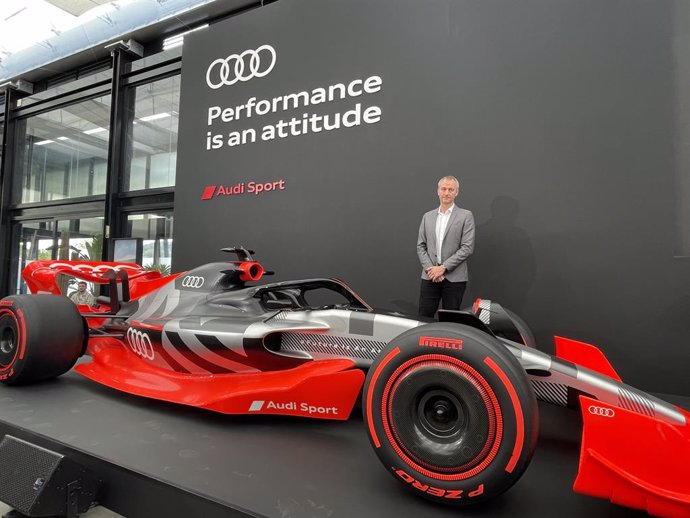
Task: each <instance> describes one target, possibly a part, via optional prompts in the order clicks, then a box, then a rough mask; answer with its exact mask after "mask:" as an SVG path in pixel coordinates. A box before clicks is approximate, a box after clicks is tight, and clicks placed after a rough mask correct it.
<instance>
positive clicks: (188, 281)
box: [182, 275, 205, 288]
mask: <svg viewBox="0 0 690 518" xmlns="http://www.w3.org/2000/svg"><path fill="white" fill-rule="evenodd" d="M204 280H205V279H204V278H203V277H197V276H196V275H187V276H185V277H184V278H183V279H182V287H183V288H201V287H202V286H203V285H204Z"/></svg>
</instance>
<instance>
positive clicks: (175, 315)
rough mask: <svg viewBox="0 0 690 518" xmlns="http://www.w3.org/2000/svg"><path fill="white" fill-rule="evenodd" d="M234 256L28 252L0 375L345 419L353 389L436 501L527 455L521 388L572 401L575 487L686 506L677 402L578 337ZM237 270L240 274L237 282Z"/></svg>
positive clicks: (392, 455)
mask: <svg viewBox="0 0 690 518" xmlns="http://www.w3.org/2000/svg"><path fill="white" fill-rule="evenodd" d="M225 250H226V251H228V252H232V253H235V254H237V260H236V261H228V262H216V263H210V264H205V265H203V266H199V267H198V268H195V269H193V270H190V271H187V272H184V273H177V274H174V275H169V276H165V277H162V276H161V275H160V274H159V273H158V272H153V271H146V270H145V269H143V268H141V267H140V266H138V265H135V264H129V263H106V262H103V263H95V262H71V261H35V262H33V263H31V264H29V265H28V266H27V267H26V269H25V270H24V272H23V276H24V279H25V281H26V284H27V286H28V287H29V289H30V291H31V292H32V293H33V294H32V295H16V296H10V297H6V298H4V299H3V300H2V301H0V380H1V381H2V382H3V383H6V384H24V383H29V382H33V381H38V380H42V379H46V378H50V377H55V376H59V375H60V374H63V373H64V372H66V371H68V370H69V369H71V368H72V367H73V366H74V365H75V363H76V362H77V359H78V358H79V357H80V356H82V355H85V354H87V355H88V356H89V357H90V358H89V360H88V361H82V362H79V364H78V365H77V366H76V367H75V369H76V370H77V371H78V372H79V373H80V374H82V375H84V376H86V377H87V378H90V379H92V380H94V381H97V382H99V383H102V384H104V385H107V386H109V387H112V388H115V389H118V390H122V391H124V392H127V393H129V394H136V395H139V396H145V397H149V398H155V399H159V400H164V401H170V402H174V403H179V404H184V405H191V406H196V407H201V408H207V409H209V410H213V411H216V412H222V413H226V414H258V413H261V414H283V415H294V416H303V417H312V418H322V419H336V420H338V419H341V420H342V419H347V418H348V417H349V415H350V413H351V411H352V408H353V406H354V404H355V402H356V401H357V400H358V398H360V397H361V400H362V411H363V414H364V422H365V424H366V429H367V433H368V435H369V439H370V441H371V443H372V445H373V448H374V450H375V452H376V454H377V455H378V457H379V459H380V460H381V462H382V463H383V465H384V467H385V468H386V470H387V471H388V472H389V473H390V474H391V475H393V477H395V478H396V479H398V480H399V481H400V482H402V483H403V484H405V485H406V486H407V487H408V488H409V489H410V490H411V491H412V492H414V493H417V494H419V495H422V496H424V497H426V498H429V499H432V500H435V501H438V502H444V503H448V504H456V505H460V506H462V505H466V504H472V503H478V502H481V501H485V500H487V499H490V498H492V497H494V496H496V495H498V494H500V493H502V492H503V491H505V490H506V489H508V488H509V487H510V486H511V485H512V484H514V483H515V482H516V480H517V479H518V478H519V477H520V476H521V474H522V473H523V472H524V470H525V469H526V468H527V465H528V464H529V462H530V459H531V457H532V453H533V451H534V447H535V443H536V436H537V432H538V415H537V413H538V407H537V402H536V400H537V399H540V400H544V401H547V402H549V403H554V404H556V405H561V406H565V407H576V408H579V409H580V411H581V413H582V417H583V435H582V448H581V456H580V466H579V472H578V476H577V479H576V481H575V485H574V489H575V491H578V492H580V493H584V494H587V495H592V496H597V497H602V498H607V499H610V500H611V501H612V502H614V503H617V504H620V505H625V506H628V507H632V508H638V509H646V510H647V511H649V512H650V513H651V514H654V515H660V516H678V517H681V516H683V517H690V476H688V466H689V465H690V425H689V422H690V413H688V412H686V411H685V410H683V409H681V408H679V407H676V406H674V405H672V404H669V403H667V402H665V401H662V400H660V399H658V398H656V397H654V396H652V395H650V394H647V393H644V392H642V391H640V390H637V389H635V388H633V387H630V386H628V385H625V384H624V383H622V382H621V380H620V378H619V376H618V375H617V374H616V372H615V370H614V369H613V368H612V367H611V365H610V364H609V362H608V361H607V360H606V358H605V356H604V355H603V354H602V352H601V351H600V350H599V349H597V348H596V347H594V346H592V345H588V344H585V343H581V342H577V341H574V340H569V339H566V338H561V337H556V355H555V356H550V355H548V354H545V353H543V352H540V351H539V350H537V349H536V348H535V347H534V339H533V338H532V336H531V333H530V332H529V329H528V328H527V326H526V325H525V323H524V322H523V321H522V320H521V319H520V318H519V317H517V316H516V315H514V314H513V313H511V312H510V311H508V310H506V309H504V308H502V307H501V306H500V305H499V304H497V303H495V302H491V301H488V300H478V301H477V302H476V303H475V304H474V307H473V308H471V309H470V310H467V311H440V312H439V321H438V322H433V323H427V322H420V321H418V320H416V319H411V318H406V317H403V316H400V315H397V314H388V313H383V312H377V311H374V310H373V309H372V308H371V307H370V306H369V305H368V304H367V303H366V302H364V300H362V299H361V298H360V297H359V296H358V295H357V294H356V293H355V292H354V291H353V290H351V289H350V288H349V287H348V286H347V285H346V284H345V283H343V282H341V281H339V280H336V279H306V280H298V281H287V282H277V283H273V284H254V283H255V282H256V281H259V280H260V279H261V278H262V277H263V276H264V275H266V274H268V273H270V272H265V271H264V268H263V267H262V266H261V264H259V263H258V262H256V261H254V260H253V258H252V256H251V254H252V252H250V251H248V250H245V249H244V248H232V249H225ZM63 275H69V276H72V277H76V278H78V279H83V280H86V281H89V282H93V283H101V284H106V285H107V286H108V288H107V289H108V293H109V294H110V296H109V297H101V298H100V299H99V302H100V303H101V306H100V307H99V308H97V309H94V308H90V307H86V306H79V307H78V308H77V306H75V305H74V304H73V303H72V302H71V301H70V300H69V299H67V298H66V297H63V296H56V295H60V293H61V291H60V285H61V284H64V281H62V280H61V276H63ZM248 283H249V284H248Z"/></svg>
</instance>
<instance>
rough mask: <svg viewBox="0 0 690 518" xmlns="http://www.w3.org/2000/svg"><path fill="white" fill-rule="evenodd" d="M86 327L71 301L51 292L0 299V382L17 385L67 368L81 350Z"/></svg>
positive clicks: (59, 373) (85, 335) (58, 373)
mask: <svg viewBox="0 0 690 518" xmlns="http://www.w3.org/2000/svg"><path fill="white" fill-rule="evenodd" d="M87 336H88V335H87V330H86V329H85V326H84V320H83V318H82V316H81V315H80V314H79V311H78V309H77V307H76V306H75V305H74V303H73V302H72V301H71V300H69V299H68V298H66V297H59V296H55V295H13V296H11V297H6V298H4V299H2V300H1V301H0V382H2V383H5V384H7V385H19V384H25V383H32V382H36V381H40V380H45V379H49V378H54V377H56V376H60V375H61V374H64V373H65V372H67V371H68V370H70V369H71V368H72V367H73V366H74V364H75V363H76V361H77V359H78V358H79V356H81V355H82V353H83V352H84V350H85V345H86V340H87Z"/></svg>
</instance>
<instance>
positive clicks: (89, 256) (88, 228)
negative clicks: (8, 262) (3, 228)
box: [12, 217, 103, 295]
mask: <svg viewBox="0 0 690 518" xmlns="http://www.w3.org/2000/svg"><path fill="white" fill-rule="evenodd" d="M13 236H14V246H13V249H14V250H18V254H17V260H16V261H13V264H12V284H13V287H12V291H13V292H14V293H27V288H26V285H25V284H24V280H23V279H22V271H23V270H24V268H25V267H26V266H27V265H28V264H29V263H31V262H32V261H36V260H38V259H41V260H45V259H61V260H65V261H100V260H101V252H102V250H103V218H102V217H93V218H81V219H69V220H59V221H55V220H52V221H27V222H21V223H16V224H15V225H14V231H13ZM59 285H60V288H61V290H62V292H63V293H65V294H67V295H68V294H70V293H71V292H72V291H74V290H75V289H76V281H75V280H74V278H73V277H70V276H66V275H65V276H62V277H61V278H60V280H59ZM89 289H92V287H91V286H89Z"/></svg>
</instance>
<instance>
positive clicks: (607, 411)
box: [589, 405, 616, 417]
mask: <svg viewBox="0 0 690 518" xmlns="http://www.w3.org/2000/svg"><path fill="white" fill-rule="evenodd" d="M589 413H590V414H592V415H600V416H602V417H615V415H616V412H614V410H613V408H604V407H601V406H594V405H591V406H590V407H589Z"/></svg>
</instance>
